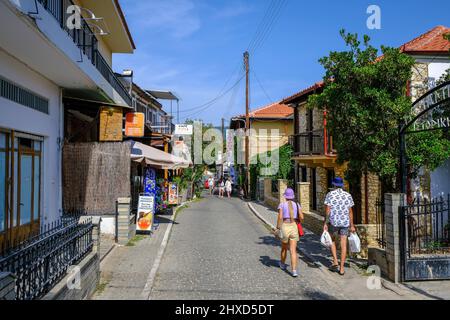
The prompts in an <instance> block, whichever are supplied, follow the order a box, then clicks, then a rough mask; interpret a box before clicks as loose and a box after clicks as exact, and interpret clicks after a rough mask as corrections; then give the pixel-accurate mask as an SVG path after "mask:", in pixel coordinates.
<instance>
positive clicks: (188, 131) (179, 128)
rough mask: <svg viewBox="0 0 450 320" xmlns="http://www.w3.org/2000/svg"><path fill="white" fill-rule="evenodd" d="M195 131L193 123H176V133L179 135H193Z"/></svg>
mask: <svg viewBox="0 0 450 320" xmlns="http://www.w3.org/2000/svg"><path fill="white" fill-rule="evenodd" d="M193 132H194V129H193V126H192V125H191V124H176V125H175V135H179V136H183V135H184V136H191V135H192V134H193Z"/></svg>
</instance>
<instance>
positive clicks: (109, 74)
mask: <svg viewBox="0 0 450 320" xmlns="http://www.w3.org/2000/svg"><path fill="white" fill-rule="evenodd" d="M37 1H38V2H39V3H40V4H41V5H42V6H43V7H44V8H45V10H47V11H48V12H49V13H50V14H51V15H52V16H53V17H54V18H55V19H56V20H57V21H58V22H59V25H60V27H61V28H62V29H63V30H65V31H66V32H67V34H68V35H69V36H70V38H72V40H73V42H74V43H75V44H76V45H77V46H78V48H80V50H81V51H82V52H83V53H84V54H85V55H86V57H88V59H89V60H90V61H91V62H92V64H93V65H94V66H95V67H96V68H97V70H98V71H99V72H100V73H101V74H102V76H103V77H104V78H105V79H106V80H107V81H108V83H109V84H110V85H111V86H112V87H113V88H114V90H116V91H117V93H119V95H120V96H121V97H122V98H123V100H124V101H125V102H126V103H127V104H128V105H129V106H131V96H130V94H129V91H128V90H127V89H126V88H125V86H124V85H123V84H122V83H121V82H120V80H119V79H118V78H117V76H116V75H115V74H114V71H113V70H112V69H111V67H110V66H109V64H108V63H107V62H106V60H105V59H104V58H103V56H102V55H101V54H100V52H99V51H98V40H97V38H96V37H95V35H94V33H93V32H92V30H91V28H90V27H89V25H88V24H87V23H86V21H85V20H83V19H81V27H80V28H79V29H75V28H74V29H69V28H68V27H67V24H66V22H67V19H68V18H69V14H68V13H67V8H68V7H69V6H71V5H74V3H73V2H72V0H37Z"/></svg>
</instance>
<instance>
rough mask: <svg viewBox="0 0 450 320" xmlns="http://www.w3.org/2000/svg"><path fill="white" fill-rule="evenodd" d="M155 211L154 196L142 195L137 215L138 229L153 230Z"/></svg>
mask: <svg viewBox="0 0 450 320" xmlns="http://www.w3.org/2000/svg"><path fill="white" fill-rule="evenodd" d="M154 211H155V197H154V196H140V197H139V204H138V210H137V217H136V231H151V230H152V226H153V216H154Z"/></svg>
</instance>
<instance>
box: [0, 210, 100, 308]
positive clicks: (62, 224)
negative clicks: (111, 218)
mask: <svg viewBox="0 0 450 320" xmlns="http://www.w3.org/2000/svg"><path fill="white" fill-rule="evenodd" d="M92 230H93V224H92V220H91V219H85V221H83V222H79V219H78V217H76V216H70V217H64V218H61V219H60V220H59V221H57V222H54V223H52V224H49V225H45V226H43V227H42V228H41V230H40V234H39V235H36V236H34V237H31V238H29V239H27V240H25V241H22V242H21V243H20V245H18V246H16V247H15V248H13V249H9V250H8V251H6V252H5V253H4V254H3V255H2V256H1V257H0V271H4V272H11V273H12V274H14V276H15V277H16V299H18V300H32V299H37V298H40V297H42V296H44V295H45V294H46V293H47V292H48V291H50V290H51V289H52V288H53V286H54V285H55V284H56V283H57V282H58V281H60V280H61V279H62V278H63V277H64V276H65V275H66V273H67V270H68V268H69V266H71V265H75V264H77V263H78V262H79V261H81V260H82V259H83V258H84V257H85V256H86V255H87V254H88V253H89V252H91V251H92V248H93V246H94V242H93V238H92Z"/></svg>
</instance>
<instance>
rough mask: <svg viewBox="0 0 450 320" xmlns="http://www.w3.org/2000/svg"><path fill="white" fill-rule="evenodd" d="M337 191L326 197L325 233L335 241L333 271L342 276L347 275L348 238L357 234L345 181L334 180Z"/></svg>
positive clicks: (350, 199)
mask: <svg viewBox="0 0 450 320" xmlns="http://www.w3.org/2000/svg"><path fill="white" fill-rule="evenodd" d="M333 186H335V187H336V189H335V190H333V191H330V192H328V194H327V195H326V197H325V202H324V204H325V209H326V219H325V224H324V226H323V230H324V231H328V232H329V233H330V235H331V238H332V239H333V244H332V246H331V253H332V255H333V265H332V266H331V267H330V270H331V271H334V272H339V274H340V275H341V276H343V275H344V274H345V271H344V264H345V259H346V258H347V238H348V235H349V231H350V232H352V233H353V232H355V231H356V229H355V226H354V224H353V206H354V205H355V203H354V202H353V198H352V196H351V194H350V193H348V192H345V191H344V190H342V188H343V186H344V180H343V179H342V178H339V177H336V178H334V179H333ZM338 237H339V238H340V243H341V263H340V265H339V264H338V259H337V249H336V240H337V238H338Z"/></svg>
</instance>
